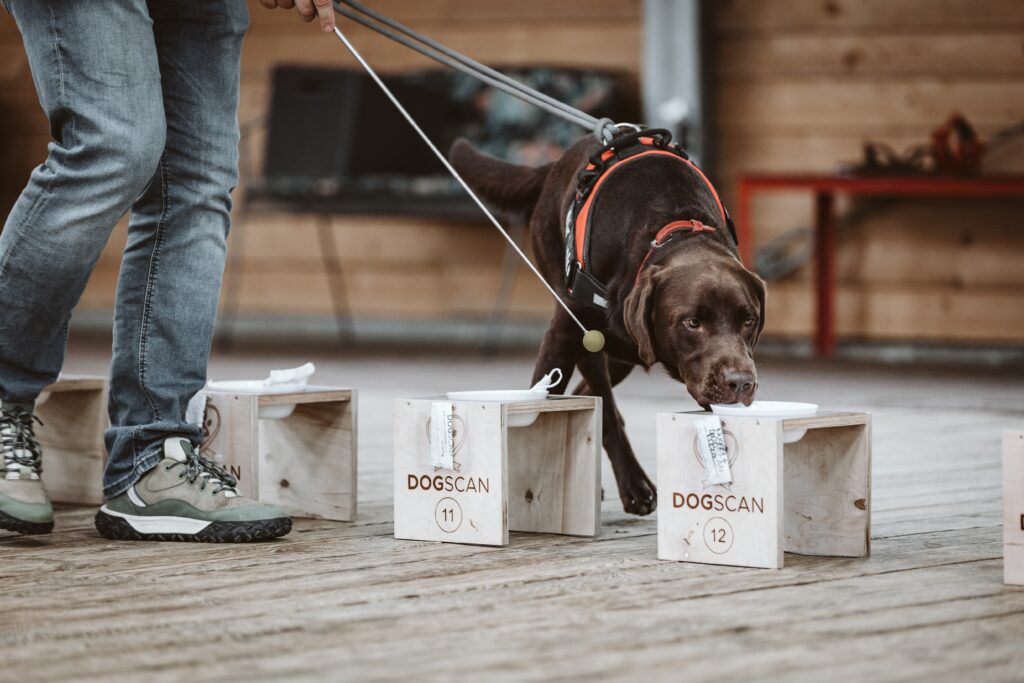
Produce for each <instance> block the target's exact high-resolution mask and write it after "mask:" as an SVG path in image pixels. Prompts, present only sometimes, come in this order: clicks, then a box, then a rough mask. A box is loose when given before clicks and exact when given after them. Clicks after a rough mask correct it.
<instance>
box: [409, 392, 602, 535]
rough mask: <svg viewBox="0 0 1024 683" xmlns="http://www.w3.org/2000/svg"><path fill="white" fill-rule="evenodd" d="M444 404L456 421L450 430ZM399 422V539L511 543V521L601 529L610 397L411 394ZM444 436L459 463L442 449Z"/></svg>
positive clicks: (540, 529)
mask: <svg viewBox="0 0 1024 683" xmlns="http://www.w3.org/2000/svg"><path fill="white" fill-rule="evenodd" d="M438 408H441V409H442V413H441V414H443V415H445V421H446V422H447V425H448V426H447V429H446V430H442V432H440V433H439V432H438V430H436V429H434V428H432V427H433V425H432V422H431V421H432V419H433V418H432V415H438V414H439V413H438V412H437V409H438ZM394 429H395V440H394V449H395V538H403V539H415V540H425V541H445V542H449V543H473V544H479V545H507V544H508V532H509V531H510V530H512V531H532V532H536V533H550V534H566V535H570V536H595V535H597V533H598V530H599V528H600V524H601V518H600V505H601V460H600V456H601V399H599V398H590V397H584V396H573V397H554V398H548V399H546V400H540V401H527V402H518V403H502V402H487V401H448V400H446V399H445V398H444V397H437V398H421V399H403V400H399V401H396V402H395V426H394ZM441 438H447V439H449V440H450V443H449V444H448V447H447V451H446V453H447V455H448V457H449V458H450V460H449V461H448V462H446V464H447V465H450V466H442V465H439V464H437V462H436V461H435V460H434V459H433V458H432V452H431V443H432V440H436V439H441ZM435 448H436V447H435Z"/></svg>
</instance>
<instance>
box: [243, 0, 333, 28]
mask: <svg viewBox="0 0 1024 683" xmlns="http://www.w3.org/2000/svg"><path fill="white" fill-rule="evenodd" d="M260 4H261V5H263V6H264V7H266V8H267V9H274V8H275V7H282V8H284V9H292V8H295V10H297V11H298V13H299V18H300V19H302V20H303V21H306V22H309V21H313V20H314V19H316V18H317V17H320V28H321V29H322V30H323V32H324V33H330V32H332V31H334V5H333V4H332V2H331V0H260Z"/></svg>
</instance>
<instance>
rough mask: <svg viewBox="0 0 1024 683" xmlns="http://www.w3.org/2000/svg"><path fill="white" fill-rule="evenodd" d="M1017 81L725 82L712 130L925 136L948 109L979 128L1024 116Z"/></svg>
mask: <svg viewBox="0 0 1024 683" xmlns="http://www.w3.org/2000/svg"><path fill="white" fill-rule="evenodd" d="M1018 80H1019V79H1016V78H1015V77H1014V78H1008V79H997V78H994V77H992V76H988V77H986V78H970V79H968V80H964V81H955V80H951V79H946V78H942V77H940V76H938V75H934V76H931V77H924V76H915V77H913V78H909V77H908V78H899V79H897V78H892V79H887V80H885V81H882V82H879V81H877V80H875V79H866V80H862V81H853V80H849V81H845V82H836V80H835V79H832V78H808V79H801V80H799V81H792V80H790V81H778V82H765V81H762V80H759V81H756V82H750V83H723V84H722V85H721V86H720V87H719V88H717V91H716V96H715V104H714V106H715V111H717V112H718V115H717V116H716V125H717V127H718V130H720V131H722V132H723V133H724V134H726V135H729V134H732V133H735V132H737V131H743V132H745V133H748V134H755V133H758V132H759V133H760V134H762V135H775V134H777V133H780V132H781V133H789V134H793V135H796V134H799V133H800V131H802V130H805V129H811V130H816V131H820V132H825V131H827V132H829V133H830V134H835V133H839V132H843V133H856V132H860V133H863V134H867V135H871V133H872V131H874V130H885V129H888V130H891V129H892V128H893V127H895V126H899V127H902V128H913V129H916V130H919V131H922V132H925V131H930V130H931V129H932V128H933V127H935V126H936V125H938V124H941V123H942V122H943V119H944V118H945V116H946V115H947V113H948V112H951V111H960V112H962V113H963V114H964V115H966V116H967V118H968V119H970V120H971V121H973V122H975V123H977V124H978V125H980V126H986V127H988V126H1007V125H1012V124H1013V123H1014V122H1016V121H1017V120H1018V119H1019V117H1020V112H1021V111H1024V88H1017V87H1013V84H1014V83H1015V82H1017V81H1018Z"/></svg>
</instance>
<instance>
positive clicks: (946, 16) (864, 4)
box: [712, 0, 1024, 35]
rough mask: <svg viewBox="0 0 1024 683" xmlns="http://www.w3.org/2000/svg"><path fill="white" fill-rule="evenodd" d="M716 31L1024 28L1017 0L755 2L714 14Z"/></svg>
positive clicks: (732, 2) (742, 1) (731, 2)
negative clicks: (982, 1)
mask: <svg viewBox="0 0 1024 683" xmlns="http://www.w3.org/2000/svg"><path fill="white" fill-rule="evenodd" d="M712 17H713V21H714V26H715V32H716V33H718V34H721V35H744V34H749V33H780V32H788V33H816V34H822V33H824V34H830V35H831V34H837V33H839V34H841V33H844V32H850V31H870V32H874V31H886V30H892V29H893V27H899V29H900V31H901V32H903V33H931V32H934V31H936V30H957V31H962V32H969V31H1000V30H1005V29H1006V27H1009V26H1024V8H1021V5H1020V3H1018V2H1015V0H986V2H985V3H984V7H983V9H981V8H979V6H978V3H976V2H972V0H901V1H900V2H887V1H886V0H833V1H831V2H812V1H808V0H799V1H797V2H779V1H777V0H776V1H774V2H759V1H758V0H728V1H727V2H722V3H718V4H717V5H716V7H715V11H714V12H712Z"/></svg>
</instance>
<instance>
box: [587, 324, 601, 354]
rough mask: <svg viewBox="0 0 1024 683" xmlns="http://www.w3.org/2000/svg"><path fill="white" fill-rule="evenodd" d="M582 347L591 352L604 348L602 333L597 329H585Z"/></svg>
mask: <svg viewBox="0 0 1024 683" xmlns="http://www.w3.org/2000/svg"><path fill="white" fill-rule="evenodd" d="M583 348H585V349H586V350H587V351H590V352H591V353H597V352H598V351H600V350H601V349H603V348H604V335H603V334H601V332H600V331H598V330H587V333H586V334H584V335H583Z"/></svg>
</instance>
